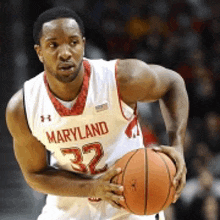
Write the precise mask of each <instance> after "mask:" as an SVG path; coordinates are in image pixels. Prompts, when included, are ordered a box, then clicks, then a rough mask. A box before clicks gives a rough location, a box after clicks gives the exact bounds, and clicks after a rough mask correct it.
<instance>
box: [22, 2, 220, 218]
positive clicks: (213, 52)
mask: <svg viewBox="0 0 220 220" xmlns="http://www.w3.org/2000/svg"><path fill="white" fill-rule="evenodd" d="M35 4H36V5H37V4H38V3H37V2H36V3H35ZM57 5H63V6H68V7H71V8H72V9H74V10H75V11H76V12H77V13H78V14H79V15H80V16H81V18H82V20H83V21H84V25H85V31H86V38H87V42H86V57H88V58H103V59H107V60H109V59H115V58H138V59H140V60H143V61H145V62H147V63H152V64H158V65H162V66H164V67H167V68H170V69H172V70H174V71H177V72H178V73H179V74H181V76H182V77H183V78H184V80H185V82H186V87H187V91H188V94H189V100H190V115H189V124H188V128H187V132H186V142H185V147H184V151H185V159H186V164H187V169H188V174H187V185H186V187H185V189H184V191H183V193H182V196H181V198H180V199H179V200H178V202H177V203H176V204H175V205H173V206H171V207H170V209H169V210H168V211H169V213H170V214H169V218H168V220H176V219H178V220H183V219H184V220H185V219H190V220H194V219H199V220H203V219H204V220H217V219H220V213H219V204H220V203H219V199H220V18H219V17H215V16H214V15H213V14H212V10H211V9H210V7H209V4H208V3H207V2H206V1H204V0H197V1H195V0H185V1H166V0H148V1H143V0H135V1H134V0H111V1H109V0H96V1H86V0H80V1H78V0H63V1H59V0H48V1H47V2H46V3H45V2H44V7H47V6H48V7H51V6H57ZM39 8H40V6H39V7H32V8H31V7H30V8H29V10H27V13H29V17H30V18H31V13H32V16H33V14H39V13H40V12H42V11H39ZM43 9H46V8H43ZM43 9H42V10H43ZM33 20H35V18H34V19H33ZM26 22H27V24H28V22H29V24H31V19H30V21H28V20H27V21H26ZM29 24H28V25H29ZM32 25H33V24H32ZM30 30H31V31H32V29H30ZM27 37H28V39H30V36H27ZM29 43H30V42H29ZM31 43H32V42H31ZM31 50H33V46H32V45H31ZM29 59H32V60H34V59H37V57H31V56H30V58H29ZM29 63H30V66H29V71H28V72H29V77H32V76H33V75H34V74H37V72H36V70H38V69H39V70H40V69H42V66H40V67H37V66H36V65H33V63H32V62H30V61H29ZM31 74H32V75H31ZM139 112H140V118H141V124H142V127H143V131H144V132H143V133H144V136H145V144H146V145H147V144H149V141H150V142H156V143H158V144H167V143H168V141H167V136H166V134H165V126H164V122H163V120H162V116H161V114H160V110H159V106H158V103H153V104H140V105H139ZM146 137H147V139H146Z"/></svg>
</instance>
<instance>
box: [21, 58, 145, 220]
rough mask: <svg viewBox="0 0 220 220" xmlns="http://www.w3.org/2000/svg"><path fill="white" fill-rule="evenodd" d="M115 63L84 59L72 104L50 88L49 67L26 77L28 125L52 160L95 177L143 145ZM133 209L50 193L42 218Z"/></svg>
mask: <svg viewBox="0 0 220 220" xmlns="http://www.w3.org/2000/svg"><path fill="white" fill-rule="evenodd" d="M116 62H117V61H116V60H112V61H104V60H102V59H100V60H88V59H85V60H84V61H83V66H84V78H83V85H82V88H81V91H80V93H79V95H78V97H77V99H76V101H75V103H74V105H73V106H72V108H71V109H68V108H66V107H65V106H64V105H62V104H61V102H60V101H58V99H57V98H56V97H55V96H54V95H53V94H52V93H51V92H50V89H49V85H48V82H47V80H46V74H45V73H44V72H42V73H40V74H38V75H37V76H36V77H34V78H32V79H30V80H28V81H26V82H25V84H24V106H25V112H26V115H27V121H28V125H29V127H30V130H31V132H32V134H33V136H34V137H36V138H37V139H38V140H39V141H40V142H41V143H42V144H43V145H44V146H45V148H46V149H47V150H48V151H50V152H51V155H52V157H51V158H52V165H54V166H56V167H58V168H61V169H65V170H68V171H72V172H77V173H81V174H83V175H86V176H90V177H91V176H92V177H93V178H96V177H97V176H98V174H100V173H102V172H104V171H106V170H107V169H108V168H109V167H111V166H112V165H113V164H114V163H115V161H116V160H117V159H119V158H121V157H122V156H123V155H124V154H126V153H127V152H129V151H131V150H133V149H137V148H142V147H144V146H143V137H142V134H141V131H139V124H138V123H137V117H136V114H135V112H134V110H133V109H131V108H130V107H129V106H128V105H126V104H125V103H124V102H123V101H122V100H121V99H120V95H119V87H118V85H117V80H116V74H117V73H116V72H117V71H116V68H117V65H116ZM128 214H129V213H128V212H126V211H125V210H117V209H115V208H113V207H112V206H111V205H110V204H108V203H107V202H105V201H99V202H94V201H93V200H92V199H90V200H89V199H88V198H78V197H61V196H54V195H48V196H47V202H46V206H45V207H44V210H43V213H42V214H41V215H40V217H39V219H63V220H64V219H71V220H73V219H77V220H78V219H97V220H98V219H101V220H104V219H117V216H118V217H120V218H119V219H122V216H128ZM52 216H54V217H52ZM85 216H86V217H85ZM129 216H131V215H129ZM48 217H49V218H48ZM126 218H127V217H126ZM129 219H130V218H129ZM131 219H139V218H136V217H135V218H131ZM141 219H142V218H141ZM144 219H147V218H144Z"/></svg>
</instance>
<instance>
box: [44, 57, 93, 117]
mask: <svg viewBox="0 0 220 220" xmlns="http://www.w3.org/2000/svg"><path fill="white" fill-rule="evenodd" d="M83 66H84V76H83V85H82V88H81V91H80V93H79V95H78V97H77V100H76V102H75V104H74V105H73V107H72V108H71V109H69V108H66V107H65V106H64V105H63V104H62V103H60V102H59V101H58V99H57V98H56V97H55V96H54V95H53V94H52V92H51V91H50V88H49V83H48V82H47V78H46V73H45V72H44V84H45V86H46V89H47V93H48V95H49V97H50V100H51V102H52V104H53V106H54V108H55V109H56V111H57V112H58V114H59V115H60V116H71V115H81V114H82V113H83V110H84V107H85V104H86V98H87V94H88V88H89V79H90V74H91V66H90V64H89V62H88V61H87V60H83Z"/></svg>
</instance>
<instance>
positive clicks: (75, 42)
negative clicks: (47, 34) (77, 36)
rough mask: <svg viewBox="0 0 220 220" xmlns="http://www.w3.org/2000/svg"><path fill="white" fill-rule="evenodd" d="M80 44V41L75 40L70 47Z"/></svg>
mask: <svg viewBox="0 0 220 220" xmlns="http://www.w3.org/2000/svg"><path fill="white" fill-rule="evenodd" d="M78 43H79V41H78V40H73V41H71V43H70V45H71V46H75V45H76V44H78Z"/></svg>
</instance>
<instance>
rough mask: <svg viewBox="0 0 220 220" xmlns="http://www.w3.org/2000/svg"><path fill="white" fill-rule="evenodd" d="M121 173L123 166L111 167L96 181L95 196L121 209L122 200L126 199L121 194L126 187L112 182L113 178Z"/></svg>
mask: <svg viewBox="0 0 220 220" xmlns="http://www.w3.org/2000/svg"><path fill="white" fill-rule="evenodd" d="M120 173H121V168H113V167H112V168H110V169H109V170H108V171H107V172H105V173H103V174H102V175H101V176H100V177H99V178H98V179H97V180H96V182H95V184H94V187H93V196H94V197H96V198H101V199H102V200H105V201H107V202H109V203H110V204H111V205H112V206H113V207H115V208H118V209H121V208H122V206H121V205H120V202H123V201H124V197H123V196H122V195H121V194H122V192H123V190H124V188H123V186H121V185H118V184H114V183H111V179H112V178H113V177H114V176H116V175H118V174H120Z"/></svg>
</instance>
